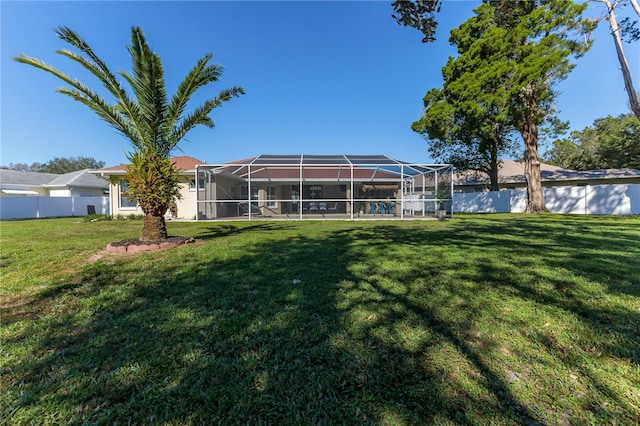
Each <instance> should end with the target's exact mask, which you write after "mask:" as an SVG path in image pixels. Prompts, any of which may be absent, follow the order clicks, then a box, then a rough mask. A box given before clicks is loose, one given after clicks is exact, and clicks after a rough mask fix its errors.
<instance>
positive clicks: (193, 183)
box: [189, 179, 204, 191]
mask: <svg viewBox="0 0 640 426" xmlns="http://www.w3.org/2000/svg"><path fill="white" fill-rule="evenodd" d="M195 190H196V180H195V179H191V180H190V181H189V191H195ZM198 190H200V191H204V179H198Z"/></svg>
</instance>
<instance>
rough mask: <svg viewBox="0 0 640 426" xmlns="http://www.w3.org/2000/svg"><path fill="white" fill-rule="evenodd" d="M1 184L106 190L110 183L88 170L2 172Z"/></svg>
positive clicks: (0, 175) (0, 172) (0, 171)
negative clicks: (61, 172) (68, 171)
mask: <svg viewBox="0 0 640 426" xmlns="http://www.w3.org/2000/svg"><path fill="white" fill-rule="evenodd" d="M0 182H2V185H3V186H24V187H26V186H32V187H35V186H43V187H75V188H79V187H82V188H106V187H107V186H108V183H107V182H106V181H105V180H104V179H102V178H99V177H97V176H95V175H92V174H90V173H88V170H86V169H85V170H78V171H76V172H71V173H65V174H62V175H60V174H55V173H37V172H19V171H16V170H0Z"/></svg>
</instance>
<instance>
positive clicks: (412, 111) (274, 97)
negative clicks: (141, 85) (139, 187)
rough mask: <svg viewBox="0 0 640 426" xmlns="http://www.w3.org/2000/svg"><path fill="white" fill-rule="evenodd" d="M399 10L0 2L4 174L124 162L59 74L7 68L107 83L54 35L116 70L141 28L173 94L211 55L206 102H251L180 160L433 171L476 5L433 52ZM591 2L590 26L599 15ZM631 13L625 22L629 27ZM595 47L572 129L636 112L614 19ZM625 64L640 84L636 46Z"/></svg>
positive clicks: (0, 157)
mask: <svg viewBox="0 0 640 426" xmlns="http://www.w3.org/2000/svg"><path fill="white" fill-rule="evenodd" d="M390 3H391V1H390V0H389V1H350V2H348V1H337V2H325V1H304V2H303V1H282V2H270V1H262V2H216V1H213V2H207V1H194V2H163V1H154V2H151V1H142V2H117V1H111V2H98V1H85V2H80V1H68V2H56V1H46V2H32V1H19V2H13V1H4V0H3V1H2V2H1V3H0V7H1V10H0V13H1V15H0V16H1V52H2V53H1V55H2V58H1V68H0V73H1V74H0V77H1V80H0V84H1V92H0V93H1V104H0V108H1V109H0V115H1V121H0V126H1V133H0V136H1V149H0V164H2V165H7V164H9V163H18V162H20V163H28V164H30V163H32V162H46V161H48V160H50V159H52V158H53V157H71V156H86V157H93V158H95V159H97V160H102V161H105V162H106V164H107V166H110V165H116V164H121V163H125V162H126V157H125V152H126V151H127V150H128V149H129V145H128V142H127V141H126V139H124V137H122V136H120V135H119V134H117V133H116V132H115V131H114V130H113V129H112V128H111V127H109V126H108V125H107V124H105V123H104V122H102V121H101V120H100V119H98V118H97V117H96V116H95V115H94V114H93V113H92V112H91V111H89V110H88V109H87V108H86V107H84V106H83V105H81V104H80V103H78V102H75V101H73V100H71V99H70V98H68V97H66V96H63V95H60V94H57V93H55V89H56V88H58V87H61V86H62V85H63V84H62V82H60V81H59V80H57V79H56V78H55V77H53V76H51V75H49V74H46V73H44V72H42V71H40V70H36V69H35V68H32V67H29V66H26V65H23V64H19V63H17V62H15V61H13V60H12V58H13V57H15V56H16V55H18V54H19V53H25V54H27V55H30V56H35V57H37V58H39V59H42V60H44V61H46V62H48V63H51V64H53V65H55V66H57V67H58V68H60V69H61V70H63V71H65V72H67V73H68V74H70V75H72V76H74V77H78V78H79V79H80V80H81V81H83V82H84V83H86V84H88V85H90V86H91V87H94V88H96V89H98V88H99V84H98V83H96V82H95V80H93V79H92V78H91V77H90V76H88V75H87V74H86V73H84V72H83V70H81V69H80V68H79V67H78V66H76V65H75V64H73V63H71V62H70V61H69V60H68V59H66V58H64V57H62V56H60V55H57V54H55V53H54V52H55V50H56V49H59V48H65V47H67V46H66V45H65V44H64V43H63V42H61V41H60V40H58V39H57V38H56V37H55V34H54V32H53V29H54V28H55V27H56V26H59V25H66V26H69V27H71V28H72V29H74V30H75V31H76V32H78V33H79V34H80V35H82V36H83V37H84V38H85V40H87V41H88V42H89V44H90V45H91V46H92V47H93V49H94V51H95V52H96V53H97V54H98V55H99V56H101V57H102V58H103V59H104V60H105V62H106V63H107V64H108V65H109V66H110V67H111V68H112V69H113V70H122V69H130V64H129V56H128V53H127V51H126V48H125V47H126V45H127V44H128V43H129V37H130V28H131V27H132V26H134V25H137V26H141V27H142V29H143V31H144V32H145V35H146V37H147V40H148V41H149V43H150V45H151V46H152V47H153V48H154V50H155V51H156V52H157V53H159V54H160V56H161V57H162V59H163V62H164V65H165V71H166V78H167V84H168V88H169V91H170V93H172V92H173V90H174V89H175V87H176V86H177V84H178V83H179V81H180V80H181V79H182V77H184V76H185V75H186V73H187V72H188V71H189V69H190V68H191V67H192V66H193V65H194V64H195V62H196V61H197V60H198V59H199V58H201V57H202V56H203V55H204V54H205V53H207V52H212V53H213V54H214V60H213V61H214V62H216V63H219V64H222V65H223V66H224V67H225V73H224V75H223V76H222V78H221V80H220V81H219V82H218V83H217V85H212V86H210V87H209V88H208V89H206V91H205V92H203V93H201V95H202V96H201V97H198V98H194V100H195V101H200V102H201V101H202V100H204V98H205V97H206V96H209V97H210V96H215V95H216V94H217V93H218V92H219V91H220V90H222V89H223V88H226V87H229V86H233V85H239V86H243V87H244V89H245V90H246V92H247V93H246V95H244V96H242V97H240V98H236V99H233V100H232V101H230V102H228V103H226V104H225V105H224V106H223V107H221V108H218V109H216V110H214V112H213V115H212V118H213V120H214V122H215V124H216V127H215V128H214V129H208V128H205V127H200V128H197V129H195V130H194V131H192V132H191V133H189V134H188V135H187V138H186V140H185V141H183V143H182V144H181V150H182V151H181V152H180V151H177V152H176V153H175V155H190V156H193V157H196V158H198V159H200V160H204V161H207V162H209V163H218V162H226V161H232V160H236V159H241V158H247V157H251V156H254V155H258V154H284V153H292V154H300V153H303V154H338V153H344V154H385V155H389V156H391V157H394V158H397V159H399V160H403V161H409V162H416V163H427V162H432V159H431V158H429V156H428V153H427V146H426V143H425V142H424V140H423V139H422V138H421V137H420V136H419V135H417V134H415V133H413V132H412V131H411V129H410V126H411V123H412V122H413V121H415V120H416V119H417V118H418V117H419V115H420V112H421V109H422V97H423V96H424V94H425V93H426V91H427V90H429V89H430V88H433V87H440V86H441V83H442V78H441V74H440V70H441V68H442V66H443V65H444V64H445V62H446V60H447V57H448V56H449V55H452V54H454V50H453V49H452V48H451V46H449V44H448V42H447V39H448V33H449V30H450V29H451V28H454V27H456V26H458V25H459V24H460V23H462V22H463V21H464V20H465V19H467V18H468V17H470V16H471V15H472V9H473V8H474V6H476V5H477V4H479V2H478V1H451V0H450V1H446V2H445V4H444V7H443V12H442V13H441V14H440V15H439V21H440V27H439V32H438V41H437V42H436V43H433V44H423V43H421V42H420V40H421V34H420V33H419V32H418V31H417V30H414V29H410V28H405V27H401V26H399V25H398V24H396V22H395V21H394V20H393V19H392V18H391V16H390V15H391V13H392V12H393V11H392V8H391V6H390ZM601 11H602V9H601V5H599V4H592V5H591V6H590V8H589V15H590V16H592V17H595V16H597V15H599V14H601ZM625 13H628V12H624V11H620V12H619V13H618V15H622V16H624V15H625ZM593 37H594V39H595V44H594V47H593V48H592V50H591V51H590V52H589V53H587V55H586V56H585V57H583V58H581V59H579V60H578V61H577V67H576V69H575V70H574V71H573V72H572V74H571V75H570V76H569V78H568V80H566V81H565V82H563V83H562V85H561V86H560V90H561V91H562V95H561V96H560V97H559V99H558V103H557V104H558V108H559V109H560V110H561V114H560V118H561V119H563V120H569V121H570V123H571V128H572V129H582V128H584V127H585V126H587V125H590V124H591V123H592V122H593V120H594V119H596V118H599V117H604V116H606V115H617V114H621V113H624V112H627V111H628V106H627V105H628V101H627V97H626V93H625V92H624V86H623V81H622V76H621V73H620V70H619V64H618V62H617V59H616V55H615V50H614V46H613V43H612V39H611V36H610V34H609V31H608V27H607V25H606V22H603V23H602V24H601V25H600V27H599V29H598V30H597V31H596V32H595V33H594V35H593ZM627 55H628V59H629V61H630V65H631V67H632V72H633V75H634V76H635V78H636V86H638V85H640V55H639V54H638V49H637V46H634V47H633V48H632V47H627Z"/></svg>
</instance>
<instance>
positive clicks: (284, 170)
mask: <svg viewBox="0 0 640 426" xmlns="http://www.w3.org/2000/svg"><path fill="white" fill-rule="evenodd" d="M207 166H208V167H210V168H212V169H213V170H215V171H216V172H217V173H227V174H232V175H234V176H238V177H243V178H247V177H248V176H249V175H251V179H261V180H297V179H300V177H302V178H303V179H305V180H339V181H340V180H349V179H351V176H352V173H353V178H354V179H355V180H359V181H373V180H377V181H381V180H397V179H399V178H400V177H402V176H405V177H408V176H415V175H419V174H423V173H427V172H431V171H435V170H441V169H443V168H450V166H449V165H442V164H434V165H422V164H421V165H418V164H410V163H407V162H403V161H398V160H395V159H393V158H391V157H388V156H386V155H307V154H296V155H266V154H262V155H259V156H257V157H250V158H245V159H242V160H236V161H231V162H228V163H224V164H210V165H207Z"/></svg>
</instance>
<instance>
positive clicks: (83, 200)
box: [0, 197, 109, 219]
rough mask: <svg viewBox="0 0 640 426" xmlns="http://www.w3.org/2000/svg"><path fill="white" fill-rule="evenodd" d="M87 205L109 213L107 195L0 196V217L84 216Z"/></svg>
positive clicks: (102, 212)
mask: <svg viewBox="0 0 640 426" xmlns="http://www.w3.org/2000/svg"><path fill="white" fill-rule="evenodd" d="M88 205H93V206H94V207H95V208H96V213H97V214H109V198H108V197H0V219H35V218H43V217H66V216H86V215H87V206H88Z"/></svg>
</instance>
